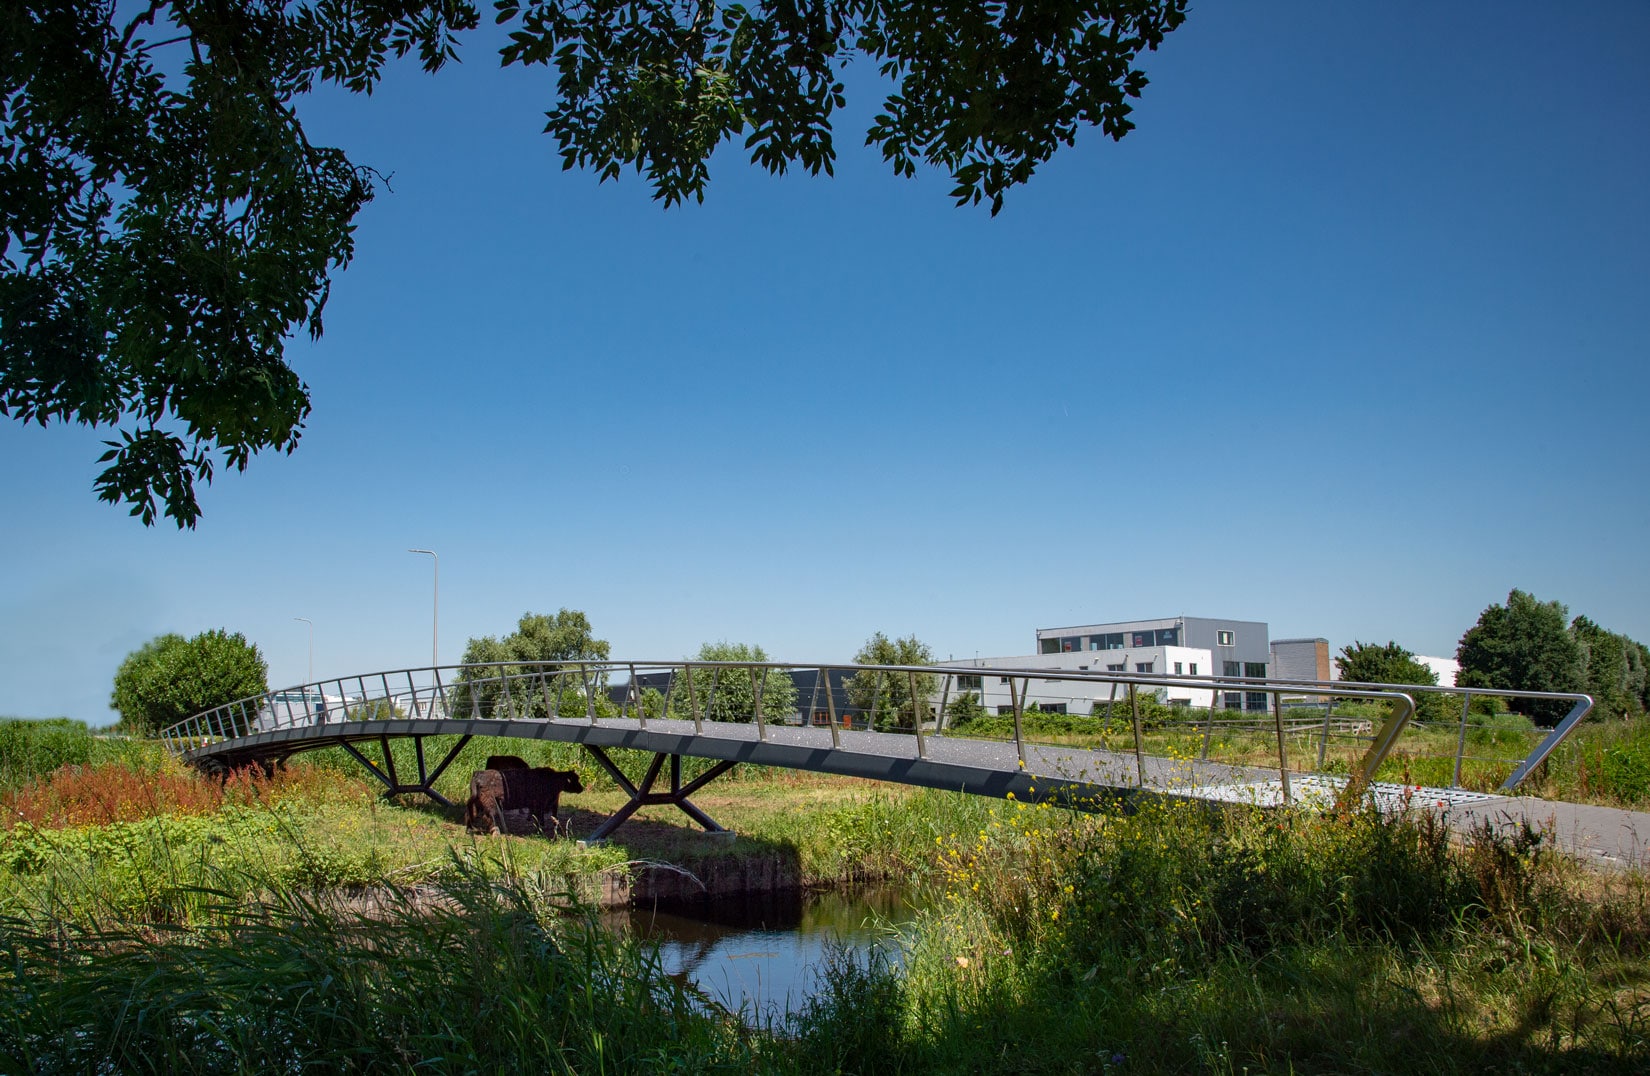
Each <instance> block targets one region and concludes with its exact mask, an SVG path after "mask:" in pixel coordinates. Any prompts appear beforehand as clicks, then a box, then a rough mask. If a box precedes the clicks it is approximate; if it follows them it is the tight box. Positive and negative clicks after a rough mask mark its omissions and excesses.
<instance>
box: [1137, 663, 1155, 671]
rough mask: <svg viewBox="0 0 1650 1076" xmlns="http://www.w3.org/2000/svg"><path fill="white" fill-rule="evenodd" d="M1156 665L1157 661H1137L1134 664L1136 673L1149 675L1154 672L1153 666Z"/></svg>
mask: <svg viewBox="0 0 1650 1076" xmlns="http://www.w3.org/2000/svg"><path fill="white" fill-rule="evenodd" d="M1156 664H1157V662H1155V661H1137V662H1135V663H1134V671H1135V672H1144V673H1149V672H1151V671H1152V666H1153V665H1156Z"/></svg>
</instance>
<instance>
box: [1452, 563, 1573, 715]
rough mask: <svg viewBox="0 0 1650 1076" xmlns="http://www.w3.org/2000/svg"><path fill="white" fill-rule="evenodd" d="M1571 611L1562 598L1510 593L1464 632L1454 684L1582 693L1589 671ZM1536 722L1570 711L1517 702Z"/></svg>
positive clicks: (1561, 706) (1554, 704)
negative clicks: (1572, 627) (1503, 602)
mask: <svg viewBox="0 0 1650 1076" xmlns="http://www.w3.org/2000/svg"><path fill="white" fill-rule="evenodd" d="M1568 615H1569V610H1567V609H1566V608H1565V607H1564V605H1563V604H1562V603H1560V602H1556V601H1550V602H1543V601H1537V600H1536V599H1535V598H1534V597H1533V596H1531V595H1529V594H1526V593H1524V592H1523V591H1522V590H1514V591H1512V592H1511V593H1510V594H1508V595H1507V604H1506V605H1492V606H1490V607H1489V608H1488V609H1485V610H1484V611H1483V613H1481V614H1480V615H1479V617H1478V623H1477V624H1474V625H1473V626H1472V627H1470V628H1468V629H1467V631H1466V634H1465V635H1462V636H1461V644H1460V646H1459V647H1458V648H1457V649H1456V652H1455V659H1456V660H1457V661H1459V662H1460V663H1461V672H1460V674H1459V675H1458V676H1457V677H1456V683H1458V684H1460V685H1461V686H1462V687H1493V688H1503V689H1505V690H1509V691H1581V690H1583V688H1585V687H1586V672H1585V667H1584V663H1583V654H1582V649H1581V644H1580V643H1579V642H1577V641H1576V638H1575V636H1574V635H1572V634H1571V633H1570V630H1569V625H1568V624H1567V623H1566V620H1567V618H1568ZM1517 705H1518V707H1519V709H1522V710H1525V711H1526V712H1528V713H1529V715H1530V716H1531V717H1533V718H1535V719H1537V720H1538V721H1544V722H1547V723H1552V722H1556V721H1557V720H1558V719H1559V718H1561V717H1563V716H1564V714H1565V713H1566V712H1567V711H1568V710H1569V709H1570V707H1569V706H1568V705H1567V704H1565V703H1563V702H1542V701H1535V700H1531V701H1527V702H1520V703H1518V704H1517Z"/></svg>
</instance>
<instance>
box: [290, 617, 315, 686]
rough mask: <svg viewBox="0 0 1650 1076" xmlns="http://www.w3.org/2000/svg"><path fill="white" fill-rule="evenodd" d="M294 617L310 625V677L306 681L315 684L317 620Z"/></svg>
mask: <svg viewBox="0 0 1650 1076" xmlns="http://www.w3.org/2000/svg"><path fill="white" fill-rule="evenodd" d="M292 619H293V620H302V621H303V622H304V623H305V624H308V625H309V679H308V680H305V681H304V683H306V684H313V683H314V682H315V621H313V620H311V619H310V618H309V617H307V616H295V617H293V618H292Z"/></svg>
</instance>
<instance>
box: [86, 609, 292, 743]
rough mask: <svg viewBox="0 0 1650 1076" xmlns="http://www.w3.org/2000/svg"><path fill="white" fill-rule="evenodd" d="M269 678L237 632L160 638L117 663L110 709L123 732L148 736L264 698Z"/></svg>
mask: <svg viewBox="0 0 1650 1076" xmlns="http://www.w3.org/2000/svg"><path fill="white" fill-rule="evenodd" d="M268 673H269V666H268V665H266V664H265V662H264V658H263V655H262V654H260V653H259V652H258V648H257V647H256V646H253V645H252V644H251V643H249V642H247V641H246V636H244V635H242V634H241V633H240V632H234V633H231V632H228V631H225V630H223V629H221V628H217V629H214V630H212V631H203V632H201V633H200V634H199V635H196V636H195V637H194V638H192V639H185V638H184V637H183V636H181V635H171V634H168V635H161V636H157V637H156V638H154V639H151V640H149V641H148V642H147V643H144V644H143V646H141V647H139V648H138V649H136V650H134V651H132V653H130V654H128V655H127V656H126V660H125V661H123V662H121V663H120V668H119V669H118V670H116V672H115V688H114V694H113V696H112V697H111V698H110V700H109V706H110V708H112V709H114V710H116V711H117V712H119V714H120V720H121V724H123V725H124V726H125V727H126V728H128V729H130V730H131V731H133V732H135V733H138V734H140V735H144V736H153V735H155V734H157V733H159V732H160V731H161V730H162V729H164V728H166V727H167V726H168V725H173V724H176V723H177V722H179V721H182V720H183V719H184V718H186V717H190V716H193V715H194V714H198V713H201V712H202V711H204V710H210V709H212V708H213V707H216V706H222V705H224V704H225V703H230V702H234V701H235V700H237V699H246V698H251V697H252V696H254V695H262V694H264V693H265V692H267V691H268V690H269V683H268Z"/></svg>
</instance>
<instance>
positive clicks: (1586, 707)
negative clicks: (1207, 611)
mask: <svg viewBox="0 0 1650 1076" xmlns="http://www.w3.org/2000/svg"><path fill="white" fill-rule="evenodd" d="M1215 679H1219V680H1225V681H1229V682H1232V683H1234V684H1240V683H1246V682H1248V678H1246V677H1216V678H1215ZM1266 682H1267V683H1272V684H1277V683H1283V684H1291V683H1292V684H1297V685H1302V686H1304V687H1312V688H1322V687H1323V686H1324V685H1325V684H1347V685H1348V686H1350V687H1354V688H1358V689H1368V688H1378V689H1392V688H1402V689H1403V690H1404V691H1407V692H1409V693H1411V694H1422V695H1460V696H1461V721H1460V733H1459V736H1458V737H1457V739H1456V750H1455V783H1456V784H1457V785H1459V784H1460V783H1461V758H1462V754H1463V753H1464V751H1465V749H1466V742H1467V715H1468V714H1469V713H1470V711H1471V709H1472V698H1473V696H1475V695H1477V696H1482V697H1489V698H1502V699H1539V700H1542V701H1548V702H1568V703H1570V704H1571V706H1570V710H1569V712H1568V713H1566V714H1565V715H1564V716H1563V717H1562V718H1560V719H1559V722H1558V724H1557V725H1554V726H1553V729H1552V731H1551V732H1549V733H1548V734H1547V735H1546V737H1544V738H1543V739H1542V741H1541V742H1540V743H1539V744H1537V745H1536V746H1535V748H1534V750H1532V751H1531V752H1530V753H1529V754H1528V755H1526V756H1524V758H1523V759H1521V760H1519V762H1518V764H1517V765H1516V766H1514V767H1513V770H1512V772H1511V773H1510V774H1508V775H1507V779H1506V780H1505V781H1503V782H1502V783H1501V787H1500V789H1499V791H1501V792H1511V791H1512V790H1513V789H1514V788H1516V787H1518V785H1520V784H1521V783H1523V781H1524V778H1526V777H1528V776H1529V775H1530V771H1531V770H1533V769H1535V768H1536V767H1537V766H1539V765H1541V763H1543V762H1545V761H1546V760H1547V757H1548V756H1549V755H1551V754H1552V753H1553V751H1554V749H1556V748H1557V747H1558V745H1559V744H1561V743H1563V742H1564V741H1565V740H1566V739H1568V738H1569V736H1570V734H1571V733H1572V732H1574V731H1575V728H1576V726H1577V725H1578V724H1580V723H1581V721H1582V719H1583V718H1585V717H1586V716H1587V715H1588V714H1589V713H1591V712H1592V710H1593V707H1594V706H1595V705H1596V700H1594V698H1593V697H1592V696H1591V695H1588V694H1586V693H1584V692H1580V691H1524V690H1519V689H1516V688H1494V687H1471V686H1467V685H1461V684H1386V683H1379V682H1376V681H1370V680H1328V681H1325V680H1298V679H1296V680H1290V679H1282V680H1280V679H1269V680H1267V681H1266ZM1296 694H1303V695H1322V694H1325V693H1324V692H1323V691H1321V690H1312V691H1298V692H1296ZM1330 694H1332V695H1335V696H1339V695H1340V692H1331V693H1330ZM1347 697H1351V696H1347Z"/></svg>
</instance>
